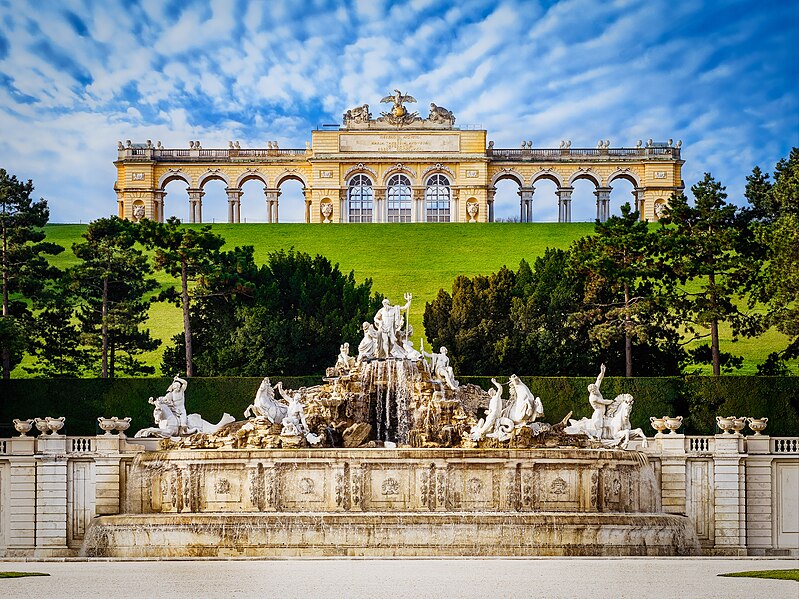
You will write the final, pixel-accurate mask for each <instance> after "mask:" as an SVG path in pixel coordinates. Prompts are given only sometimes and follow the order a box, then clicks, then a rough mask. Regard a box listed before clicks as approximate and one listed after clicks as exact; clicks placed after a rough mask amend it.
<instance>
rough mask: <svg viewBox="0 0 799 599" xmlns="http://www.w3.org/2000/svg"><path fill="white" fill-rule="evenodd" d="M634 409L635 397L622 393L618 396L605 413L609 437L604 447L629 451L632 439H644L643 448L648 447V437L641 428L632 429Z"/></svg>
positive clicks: (605, 440)
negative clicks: (631, 413)
mask: <svg viewBox="0 0 799 599" xmlns="http://www.w3.org/2000/svg"><path fill="white" fill-rule="evenodd" d="M632 408H633V396H632V395H630V394H629V393H622V394H621V395H618V396H616V399H614V400H613V403H611V404H610V405H609V406H608V408H607V411H606V412H605V428H606V430H607V432H608V437H610V438H606V439H603V441H604V442H603V445H606V446H608V447H621V448H622V449H627V445H628V444H629V442H630V437H638V438H640V439H643V442H642V443H641V446H642V447H646V446H647V445H648V443H647V439H646V435H645V434H644V431H642V430H641V429H640V428H634V429H632V428H630V427H631V426H632V425H631V424H630V411H632Z"/></svg>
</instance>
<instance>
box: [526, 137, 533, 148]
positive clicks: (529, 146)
mask: <svg viewBox="0 0 799 599" xmlns="http://www.w3.org/2000/svg"><path fill="white" fill-rule="evenodd" d="M527 147H528V148H530V149H531V150H532V149H533V140H532V139H530V140H528V141H527Z"/></svg>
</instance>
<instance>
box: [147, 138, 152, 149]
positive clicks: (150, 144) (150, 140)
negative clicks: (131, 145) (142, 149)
mask: <svg viewBox="0 0 799 599" xmlns="http://www.w3.org/2000/svg"><path fill="white" fill-rule="evenodd" d="M147 147H148V148H152V147H153V140H152V139H148V140H147Z"/></svg>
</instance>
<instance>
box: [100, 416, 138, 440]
mask: <svg viewBox="0 0 799 599" xmlns="http://www.w3.org/2000/svg"><path fill="white" fill-rule="evenodd" d="M131 420H132V418H131V417H130V416H125V417H124V418H117V419H116V424H115V425H114V428H115V429H116V430H117V432H118V433H119V436H120V437H124V436H125V431H126V430H128V429H129V428H130V421H131ZM101 428H102V427H101Z"/></svg>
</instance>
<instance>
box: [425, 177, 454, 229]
mask: <svg viewBox="0 0 799 599" xmlns="http://www.w3.org/2000/svg"><path fill="white" fill-rule="evenodd" d="M450 198H451V193H450V187H449V179H447V178H446V177H445V176H444V175H433V176H432V177H430V178H429V179H428V180H427V188H426V189H425V191H424V199H425V208H426V213H427V218H426V220H427V222H429V223H448V222H449V221H450Z"/></svg>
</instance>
